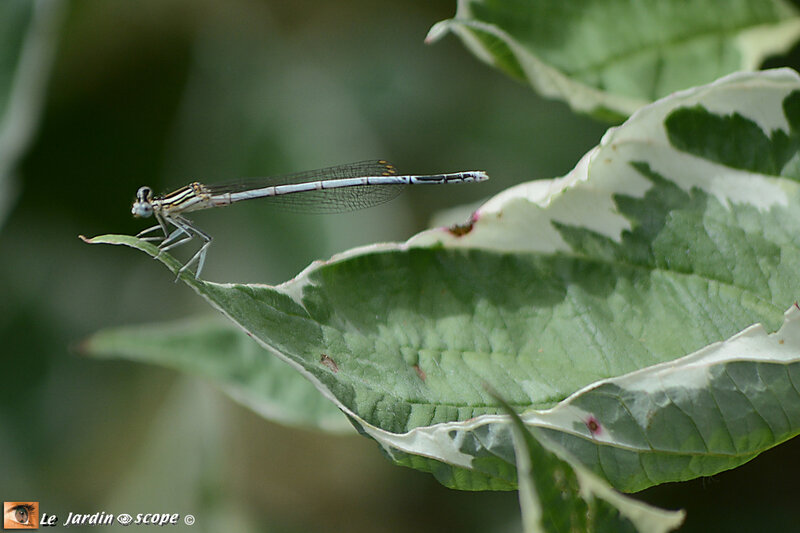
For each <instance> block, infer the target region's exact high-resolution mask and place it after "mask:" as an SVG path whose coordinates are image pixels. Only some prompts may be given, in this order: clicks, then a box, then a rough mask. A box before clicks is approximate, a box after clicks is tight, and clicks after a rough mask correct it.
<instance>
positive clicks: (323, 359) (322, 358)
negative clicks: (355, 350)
mask: <svg viewBox="0 0 800 533" xmlns="http://www.w3.org/2000/svg"><path fill="white" fill-rule="evenodd" d="M319 362H320V363H322V364H323V365H325V366H327V367H328V368H330V369H331V372H333V373H334V374H335V373H337V372H338V371H339V365H337V364H336V361H334V360H333V359H331V358H330V357H329V356H328V354H326V353H324V354H322V355H321V356H320V358H319Z"/></svg>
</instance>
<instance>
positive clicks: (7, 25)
mask: <svg viewBox="0 0 800 533" xmlns="http://www.w3.org/2000/svg"><path fill="white" fill-rule="evenodd" d="M62 11H63V2H62V1H61V0H37V1H35V2H34V1H31V0H5V1H3V2H0V223H2V222H3V219H4V218H5V214H6V211H7V210H8V209H9V208H10V207H11V205H12V203H13V199H14V198H15V197H16V195H17V194H16V187H15V186H14V184H13V183H12V177H13V173H14V171H15V168H16V166H17V163H18V162H19V159H20V158H21V157H22V155H23V153H24V151H25V149H26V148H27V146H28V143H29V141H30V139H31V137H32V135H33V131H34V128H35V125H36V123H37V122H38V118H39V113H40V108H41V105H42V101H43V100H44V91H45V85H46V82H47V77H48V74H49V72H50V64H51V63H52V59H53V55H54V52H55V47H56V41H57V29H58V26H59V24H60V22H61V16H62Z"/></svg>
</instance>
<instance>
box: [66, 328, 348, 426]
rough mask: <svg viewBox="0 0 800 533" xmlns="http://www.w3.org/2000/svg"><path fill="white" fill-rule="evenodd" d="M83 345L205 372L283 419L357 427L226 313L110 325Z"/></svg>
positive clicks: (95, 351)
mask: <svg viewBox="0 0 800 533" xmlns="http://www.w3.org/2000/svg"><path fill="white" fill-rule="evenodd" d="M81 350H82V352H84V353H86V354H89V355H92V356H95V357H115V358H122V359H128V360H131V361H138V362H142V363H154V364H160V365H164V366H169V367H172V368H175V369H178V370H180V371H183V372H187V373H189V374H193V375H197V376H201V377H203V378H206V379H208V380H210V381H211V382H212V383H214V384H215V385H217V386H218V387H219V388H220V389H222V390H223V391H225V392H226V393H227V394H228V395H229V396H231V397H232V398H233V399H234V400H236V401H238V402H240V403H242V404H243V405H245V406H247V407H250V408H251V409H253V410H254V411H255V412H257V413H258V414H260V415H261V416H263V417H264V418H267V419H269V420H273V421H276V422H279V423H282V424H286V425H293V426H301V427H310V428H317V429H322V430H326V431H332V432H352V430H353V426H352V425H350V423H349V422H348V421H347V419H346V418H345V417H344V415H342V413H341V411H339V409H337V408H336V406H335V405H334V404H333V403H332V402H331V401H330V400H328V399H327V398H325V397H323V396H322V394H320V393H319V391H318V390H317V389H315V388H314V386H313V385H312V384H311V383H309V381H308V380H306V379H305V378H304V377H303V375H302V374H300V373H299V372H297V370H296V369H294V368H292V367H290V366H289V365H287V364H286V363H284V362H283V361H281V360H280V359H278V358H277V357H275V356H273V355H272V354H270V353H269V352H268V351H266V350H264V349H263V348H262V347H261V346H259V345H258V343H257V342H256V341H254V340H253V339H251V338H249V337H248V336H247V335H246V334H245V333H244V332H242V331H241V330H239V329H238V328H236V327H235V326H234V325H233V324H231V323H230V322H229V321H226V320H223V319H222V318H221V317H202V318H194V319H191V320H186V321H181V322H175V323H170V324H150V325H144V326H134V327H124V328H114V329H108V330H104V331H101V332H99V333H96V334H94V335H92V336H91V337H90V338H89V339H87V340H86V341H85V342H84V343H83V344H82V345H81Z"/></svg>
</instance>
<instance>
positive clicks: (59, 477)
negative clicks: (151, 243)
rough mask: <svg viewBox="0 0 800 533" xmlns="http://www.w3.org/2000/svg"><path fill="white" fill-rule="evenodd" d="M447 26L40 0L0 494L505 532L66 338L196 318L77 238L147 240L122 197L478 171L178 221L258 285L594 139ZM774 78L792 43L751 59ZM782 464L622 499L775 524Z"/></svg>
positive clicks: (787, 505)
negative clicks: (40, 53)
mask: <svg viewBox="0 0 800 533" xmlns="http://www.w3.org/2000/svg"><path fill="white" fill-rule="evenodd" d="M454 12H455V2H453V1H451V0H447V1H445V0H436V1H430V0H405V1H399V0H383V1H381V2H374V1H373V2H370V1H366V0H351V1H348V2H325V1H321V0H316V1H314V0H300V1H297V0H296V1H293V2H280V1H277V0H269V1H267V0H265V1H255V0H229V1H226V2H221V1H212V0H138V1H136V2H134V1H118V2H110V1H107V0H85V1H74V2H68V3H65V4H63V12H62V13H61V16H62V20H61V23H62V24H61V30H60V35H59V37H58V41H57V45H56V49H55V50H56V52H55V60H54V64H53V70H52V72H51V78H50V82H49V84H48V89H47V93H46V98H45V101H44V104H43V109H42V116H41V120H40V122H39V125H38V129H37V130H36V131H35V133H34V137H33V139H32V142H31V145H30V147H29V149H28V151H27V152H26V154H25V156H24V158H23V159H22V161H21V164H20V165H19V167H18V169H17V170H18V172H17V175H16V177H15V180H14V181H13V182H12V185H13V189H15V191H14V190H12V189H0V190H2V191H3V194H4V195H5V196H6V198H5V199H4V203H5V204H6V205H7V208H6V210H5V212H4V213H0V221H2V220H4V224H3V226H2V227H0V257H1V258H2V259H1V260H0V354H2V355H0V363H2V369H3V370H2V372H3V376H2V381H1V383H2V385H1V386H0V399H1V400H0V417H1V418H0V496H2V498H3V499H5V500H12V499H13V500H26V499H30V500H38V501H40V502H41V505H42V510H43V511H45V512H48V513H56V514H58V515H59V516H60V517H61V520H63V518H64V517H65V516H66V514H67V513H68V512H82V513H93V512H96V511H105V512H110V513H123V512H127V513H130V514H135V513H138V512H178V513H181V514H187V513H191V514H194V515H195V517H196V519H197V523H196V524H195V525H194V526H193V527H192V529H193V530H195V531H233V532H235V531H353V532H360V531H365V532H366V531H369V532H384V531H385V532H395V531H398V532H401V531H402V532H404V531H409V532H410V531H414V532H426V531H442V530H449V531H456V530H460V531H517V530H518V529H519V527H520V526H519V524H520V522H519V511H518V506H517V500H516V494H515V493H466V492H456V491H451V490H448V489H445V488H443V487H441V486H440V485H438V483H437V482H436V481H435V480H434V479H433V478H432V477H431V476H428V475H426V474H423V473H419V472H416V471H412V470H408V469H404V468H399V467H394V466H392V465H391V464H390V463H389V462H388V461H386V460H385V459H384V458H383V457H382V456H381V454H380V451H379V450H378V447H377V446H376V445H374V444H373V443H372V442H370V441H368V440H367V439H364V438H362V437H357V436H329V435H325V434H320V433H316V432H311V431H306V430H301V429H291V428H285V427H281V426H278V425H275V424H272V423H270V422H267V421H265V420H263V419H261V418H259V417H258V416H256V415H255V414H253V413H252V412H250V411H248V410H247V409H245V408H243V407H240V406H239V405H238V404H235V403H233V402H232V401H231V400H229V399H228V398H227V397H226V396H224V395H223V394H222V393H220V392H218V391H217V390H216V389H214V388H212V387H210V386H209V385H207V384H206V383H204V382H202V381H200V380H195V379H191V378H189V377H182V376H177V375H176V374H175V373H174V372H172V371H169V370H165V369H161V368H158V367H148V366H144V365H138V364H133V363H128V362H124V361H105V360H104V361H98V360H92V359H88V358H85V357H83V356H81V355H80V353H79V350H78V349H77V347H79V344H80V342H81V340H82V339H84V338H86V337H87V336H88V335H90V334H91V333H92V332H94V331H97V330H99V329H102V328H105V327H112V326H119V325H125V324H136V323H148V322H164V323H166V322H168V321H170V320H172V319H177V318H181V317H186V316H192V315H197V314H203V313H209V312H210V310H209V308H208V306H207V305H206V304H205V303H204V302H203V301H202V300H201V299H200V298H199V297H197V296H196V295H195V294H194V293H193V292H192V291H191V290H189V289H188V288H187V287H185V286H184V285H182V284H175V283H173V279H174V277H173V276H172V275H171V274H169V272H168V271H167V270H166V269H165V268H164V267H163V266H161V265H160V264H158V263H156V262H154V261H151V260H148V259H147V257H145V256H144V255H143V254H141V253H137V252H135V251H133V250H130V249H127V248H116V247H109V246H89V245H86V244H84V243H82V242H81V241H79V240H78V238H77V236H78V235H79V234H83V235H87V236H94V235H98V234H103V233H136V232H138V231H139V230H141V229H143V228H144V227H146V225H147V224H146V222H144V221H141V220H134V219H133V218H131V216H130V204H131V201H132V199H133V195H134V193H135V191H136V189H137V188H138V187H139V186H141V185H145V184H147V185H150V186H151V187H153V188H154V189H156V190H157V191H167V190H170V189H173V188H176V187H178V186H181V185H184V184H185V183H187V182H188V181H190V180H193V179H198V180H204V181H217V180H225V179H234V178H237V177H243V176H257V175H267V174H277V173H282V172H291V171H297V170H306V169H312V168H318V167H322V166H327V165H332V164H337V163H345V162H349V161H357V160H361V159H372V158H386V159H389V160H390V161H393V162H394V163H395V164H396V165H397V166H398V167H399V168H400V170H402V171H404V172H415V173H428V172H438V171H456V170H467V169H485V170H487V171H488V172H489V174H490V175H491V176H492V180H491V181H490V182H488V183H484V184H478V185H471V186H463V187H448V188H447V190H443V189H439V188H434V189H429V188H425V189H424V190H422V191H419V190H412V191H409V192H408V193H406V194H405V195H403V197H401V198H400V199H398V200H396V201H394V202H392V203H390V204H387V205H384V206H380V207H377V208H373V209H370V210H366V211H361V212H356V213H348V214H342V215H334V216H325V217H318V216H302V215H293V214H287V213H285V212H281V211H273V210H272V209H270V208H269V206H265V205H264V204H261V203H253V204H252V205H247V204H242V205H240V206H237V207H235V208H231V209H228V210H223V211H216V212H214V213H213V214H212V213H201V214H199V215H198V216H196V217H195V220H196V221H197V222H198V223H199V225H200V226H201V227H203V228H204V229H205V230H207V231H208V232H209V233H211V234H212V235H214V236H215V241H214V245H213V247H212V249H211V253H210V254H209V259H208V261H207V263H206V267H205V271H204V277H205V278H207V279H209V280H212V281H220V282H224V281H236V282H261V283H271V284H272V283H280V282H282V281H285V280H287V279H289V278H291V277H292V276H294V275H295V274H297V273H298V272H299V271H300V270H302V269H303V268H304V267H305V266H306V265H308V263H310V262H311V261H313V260H315V259H324V258H327V257H329V256H330V255H331V254H334V253H336V252H339V251H343V250H345V249H347V248H350V247H353V246H357V245H361V244H367V243H371V242H376V241H387V240H389V241H396V240H404V239H406V238H408V237H410V236H411V235H413V234H414V233H416V232H417V231H420V230H422V229H424V228H425V227H426V226H427V224H429V222H430V220H431V217H432V216H433V214H434V213H435V212H436V211H437V210H440V209H444V208H448V207H452V206H456V205H460V204H464V203H472V202H478V201H480V200H481V199H485V198H488V197H489V196H491V195H493V194H495V193H497V192H499V191H501V190H503V189H505V188H507V187H509V186H511V185H514V184H517V183H521V182H523V181H528V180H531V179H538V178H551V177H555V176H560V175H562V174H565V173H566V172H568V171H569V170H571V169H572V167H573V166H574V165H575V164H576V163H577V161H578V160H579V158H580V157H581V156H582V155H583V154H584V153H585V152H586V151H587V150H588V149H590V148H591V147H592V146H594V145H595V144H596V143H597V142H598V141H599V140H600V137H601V135H602V134H603V132H604V131H605V129H606V127H607V126H606V125H604V124H600V123H598V122H595V121H592V120H590V119H588V118H585V117H580V116H576V115H574V114H573V113H572V112H571V111H569V109H568V108H567V107H566V106H565V105H564V104H562V103H559V102H553V101H547V100H543V99H541V98H539V97H538V96H536V95H534V94H533V93H532V92H531V91H530V90H528V89H526V88H525V87H523V86H522V85H520V84H517V83H516V82H514V81H512V80H510V79H508V78H506V77H504V76H503V75H501V74H500V73H498V72H496V71H493V70H491V69H489V68H488V67H486V66H485V65H483V64H481V63H480V62H478V61H477V60H476V59H475V58H474V57H472V56H471V55H470V54H469V53H468V52H467V51H466V50H465V49H464V48H463V47H462V46H461V44H460V43H459V42H458V41H457V40H456V39H455V38H454V37H452V36H451V37H448V38H446V39H444V40H443V41H441V42H439V43H437V44H435V45H432V46H428V45H425V44H424V43H423V39H424V37H425V35H426V33H427V31H428V29H429V28H430V26H431V25H432V24H433V23H435V22H436V21H438V20H441V19H444V18H447V17H450V16H452V14H453V13H454ZM5 37H6V39H8V38H9V37H10V36H9V35H6V36H5ZM4 42H5V41H4V39H3V36H1V35H0V44H2V43H4ZM1 53H2V51H0V54H1ZM1 59H2V56H0V60H1ZM799 63H800V54H798V50H797V49H795V51H794V52H793V53H792V55H791V56H790V57H789V58H788V59H787V58H780V59H775V60H771V62H770V64H771V65H772V66H778V65H786V64H788V65H790V66H794V67H795V68H797V67H798V64H799ZM3 74H5V73H3ZM3 74H0V75H3ZM7 81H8V80H2V79H0V85H2V83H6V82H7ZM15 194H16V196H15ZM0 205H2V203H0ZM186 252H187V251H183V252H178V253H177V254H176V255H178V257H181V258H183V259H186V258H187V257H188V256H187V255H186ZM182 254H183V255H182ZM798 452H800V447H799V446H798V445H797V444H796V443H794V442H792V443H788V444H785V445H783V446H781V447H779V448H778V449H776V450H772V451H770V452H768V453H766V454H764V455H762V456H761V457H759V458H758V459H756V460H755V461H753V462H751V463H749V464H748V465H745V466H744V467H742V468H740V469H737V470H735V471H732V472H726V473H723V474H720V475H718V476H715V477H714V478H712V479H710V480H708V479H706V480H695V481H693V482H688V483H683V484H673V485H669V486H663V487H657V488H654V489H651V490H649V491H646V492H645V493H642V494H641V495H640V496H641V498H643V499H646V500H647V501H650V502H652V503H654V504H656V505H660V506H664V507H670V508H678V507H683V508H686V509H687V510H688V511H689V518H688V521H687V525H686V527H685V529H684V530H685V531H704V530H707V528H708V527H709V525H710V524H714V525H715V526H714V527H715V529H718V530H734V529H735V530H739V531H742V530H755V529H756V528H758V529H759V530H764V529H771V530H781V529H784V528H787V529H788V528H789V527H792V526H794V524H795V520H794V515H793V513H792V511H793V510H794V505H795V502H796V501H797V498H798V496H800V491H798V489H797V488H796V483H795V481H794V479H793V476H792V474H793V473H794V472H798V471H800V460H798V457H800V454H798ZM754 488H758V490H753V489H754ZM790 524H791V525H792V526H790ZM115 527H117V526H115Z"/></svg>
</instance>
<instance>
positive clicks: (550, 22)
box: [427, 0, 800, 120]
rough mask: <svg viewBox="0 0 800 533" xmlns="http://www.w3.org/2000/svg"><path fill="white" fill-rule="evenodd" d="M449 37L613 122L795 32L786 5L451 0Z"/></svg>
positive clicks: (756, 56)
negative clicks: (452, 14)
mask: <svg viewBox="0 0 800 533" xmlns="http://www.w3.org/2000/svg"><path fill="white" fill-rule="evenodd" d="M447 31H452V32H454V33H455V34H456V35H458V36H459V37H460V38H461V40H462V41H463V42H464V44H465V45H466V46H467V47H468V48H469V49H470V50H471V51H472V52H473V53H474V54H475V55H476V56H477V57H478V58H480V59H481V60H483V61H485V62H487V63H489V64H490V65H493V66H495V67H497V68H499V69H501V70H503V71H505V72H506V73H507V74H509V75H510V76H512V77H514V78H516V79H519V80H521V81H522V82H524V83H526V84H528V85H530V86H531V87H532V88H533V89H535V90H536V91H538V92H539V93H541V94H542V95H544V96H547V97H551V98H559V99H563V100H565V101H566V102H567V103H568V104H569V105H570V106H571V107H572V108H573V109H575V110H577V111H580V112H585V113H590V114H593V115H595V116H597V117H600V118H605V119H608V120H619V119H620V117H625V116H627V115H630V114H631V113H632V112H633V111H635V110H636V109H638V108H639V107H641V106H642V105H644V104H645V103H647V102H652V101H654V100H657V99H658V98H661V97H664V96H666V95H668V94H670V93H672V92H674V91H677V90H680V89H686V88H689V87H692V86H695V85H700V84H703V83H708V82H710V81H713V80H715V79H717V78H719V77H721V76H723V75H725V74H729V73H732V72H736V71H739V70H754V69H757V68H758V67H759V65H760V64H761V62H762V61H763V60H764V58H765V57H767V56H768V55H771V54H777V53H782V52H785V51H786V50H787V49H788V48H789V47H790V46H791V45H792V44H793V43H794V42H795V41H796V40H797V38H798V35H800V18H798V14H797V10H796V9H795V8H794V7H793V6H792V5H791V4H789V3H788V2H785V1H784V0H740V1H736V2H726V3H724V4H721V3H719V2H717V1H715V0H700V1H694V2H684V1H678V0H668V1H664V0H645V1H640V2H636V3H631V2H628V1H625V0H614V1H607V0H603V1H597V0H582V1H571V2H562V1H560V0H544V1H542V0H458V8H457V10H456V15H455V17H454V18H453V19H449V20H445V21H442V22H440V23H438V24H437V25H435V26H434V27H433V28H431V31H430V33H429V35H428V39H427V40H428V41H429V42H430V41H433V40H435V39H437V38H439V37H440V36H441V35H442V34H444V33H446V32H447Z"/></svg>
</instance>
